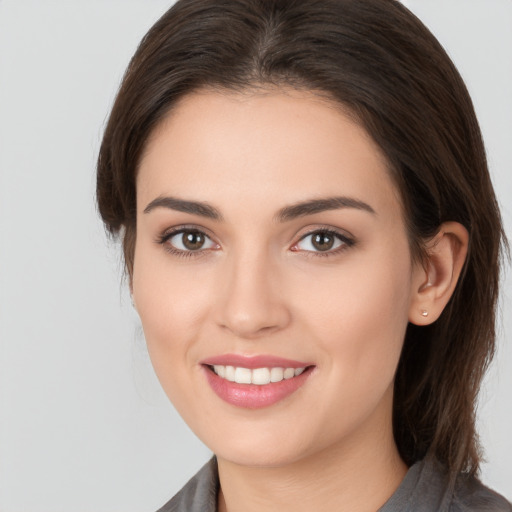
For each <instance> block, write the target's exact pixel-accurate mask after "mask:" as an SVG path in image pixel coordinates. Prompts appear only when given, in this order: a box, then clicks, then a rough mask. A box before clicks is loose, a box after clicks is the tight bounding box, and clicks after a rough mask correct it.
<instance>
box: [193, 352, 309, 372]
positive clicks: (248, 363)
mask: <svg viewBox="0 0 512 512" xmlns="http://www.w3.org/2000/svg"><path fill="white" fill-rule="evenodd" d="M201 364H204V365H209V366H214V365H222V366H236V367H238V368H249V369H251V370H254V369H255V368H306V367H307V366H311V363H308V362H304V361H294V360H293V359H286V358H284V357H278V356H273V355H267V354H261V355H254V356H244V355H241V354H222V355H219V356H213V357H208V358H207V359H204V360H203V361H201Z"/></svg>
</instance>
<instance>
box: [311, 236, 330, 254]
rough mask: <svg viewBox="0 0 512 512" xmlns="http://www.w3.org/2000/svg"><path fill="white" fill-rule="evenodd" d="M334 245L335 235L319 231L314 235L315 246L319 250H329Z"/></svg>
mask: <svg viewBox="0 0 512 512" xmlns="http://www.w3.org/2000/svg"><path fill="white" fill-rule="evenodd" d="M333 245H334V237H333V236H332V235H329V234H328V233H317V234H316V235H314V236H313V246H314V247H315V248H316V249H318V250H319V251H328V250H329V249H331V248H332V246H333Z"/></svg>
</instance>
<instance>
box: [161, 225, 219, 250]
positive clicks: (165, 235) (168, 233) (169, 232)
mask: <svg viewBox="0 0 512 512" xmlns="http://www.w3.org/2000/svg"><path fill="white" fill-rule="evenodd" d="M186 232H190V233H200V234H202V235H204V237H205V238H207V239H208V240H210V242H211V243H213V244H214V245H215V247H207V248H201V249H197V250H196V251H193V250H183V249H178V248H177V247H175V246H173V245H172V244H170V243H167V242H169V240H170V239H171V238H173V237H174V236H176V235H179V234H181V233H186ZM155 242H156V243H157V244H159V245H163V246H164V248H165V250H166V251H167V252H169V253H170V254H172V255H175V256H180V257H190V256H192V257H199V256H204V255H205V254H206V253H207V252H208V251H211V250H216V249H218V248H220V245H219V243H218V242H217V241H216V240H215V238H214V237H213V236H212V235H211V234H210V233H209V230H208V229H206V228H203V227H201V226H197V225H194V224H182V225H179V226H173V227H172V228H168V229H166V230H164V231H163V232H162V233H161V234H159V235H157V237H156V239H155Z"/></svg>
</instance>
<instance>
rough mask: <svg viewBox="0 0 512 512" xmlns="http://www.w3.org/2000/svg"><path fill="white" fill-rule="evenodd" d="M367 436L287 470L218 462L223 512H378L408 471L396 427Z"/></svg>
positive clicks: (358, 435) (297, 462)
mask: <svg viewBox="0 0 512 512" xmlns="http://www.w3.org/2000/svg"><path fill="white" fill-rule="evenodd" d="M381 427H382V424H381ZM363 430H364V429H358V431H357V432H356V433H355V434H353V435H352V436H350V439H345V440H344V441H343V442H340V443H339V444H338V445H336V446H329V448H328V449H326V450H324V451H322V452H319V453H315V454H314V455H309V456H305V457H302V458H301V459H299V460H295V461H293V462H291V463H289V464H285V465H282V466H274V467H261V466H257V467H255V466H242V465H239V464H235V463H233V462H230V461H227V460H225V459H222V458H219V456H217V459H218V466H219V478H220V484H221V491H220V493H219V512H238V511H244V512H256V511H261V510H283V511H289V510H293V511H294V512H303V511H304V512H305V511H308V512H309V511H311V510H322V511H323V512H330V511H336V512H345V511H347V512H348V511H350V512H375V511H376V510H378V509H379V508H380V507H381V506H382V505H384V503H385V502H386V501H387V500H388V499H389V498H390V497H391V495H392V494H393V493H394V492H395V491H396V489H397V488H398V486H399V485H400V483H401V481H402V480H403V478H404V476H405V473H406V472H407V466H406V465H405V464H404V462H403V461H402V460H401V458H400V456H399V454H398V450H397V447H396V445H395V442H394V439H393V434H392V427H391V421H389V425H388V428H385V429H382V428H381V429H375V428H373V430H374V431H375V432H373V435H369V432H364V431H363Z"/></svg>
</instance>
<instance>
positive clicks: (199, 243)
mask: <svg viewBox="0 0 512 512" xmlns="http://www.w3.org/2000/svg"><path fill="white" fill-rule="evenodd" d="M181 236H182V243H183V246H184V247H186V248H187V249H188V250H189V251H197V250H198V249H201V248H202V247H203V245H204V242H205V236H204V235H203V233H198V232H197V231H192V232H185V233H183V234H182V235H181Z"/></svg>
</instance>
